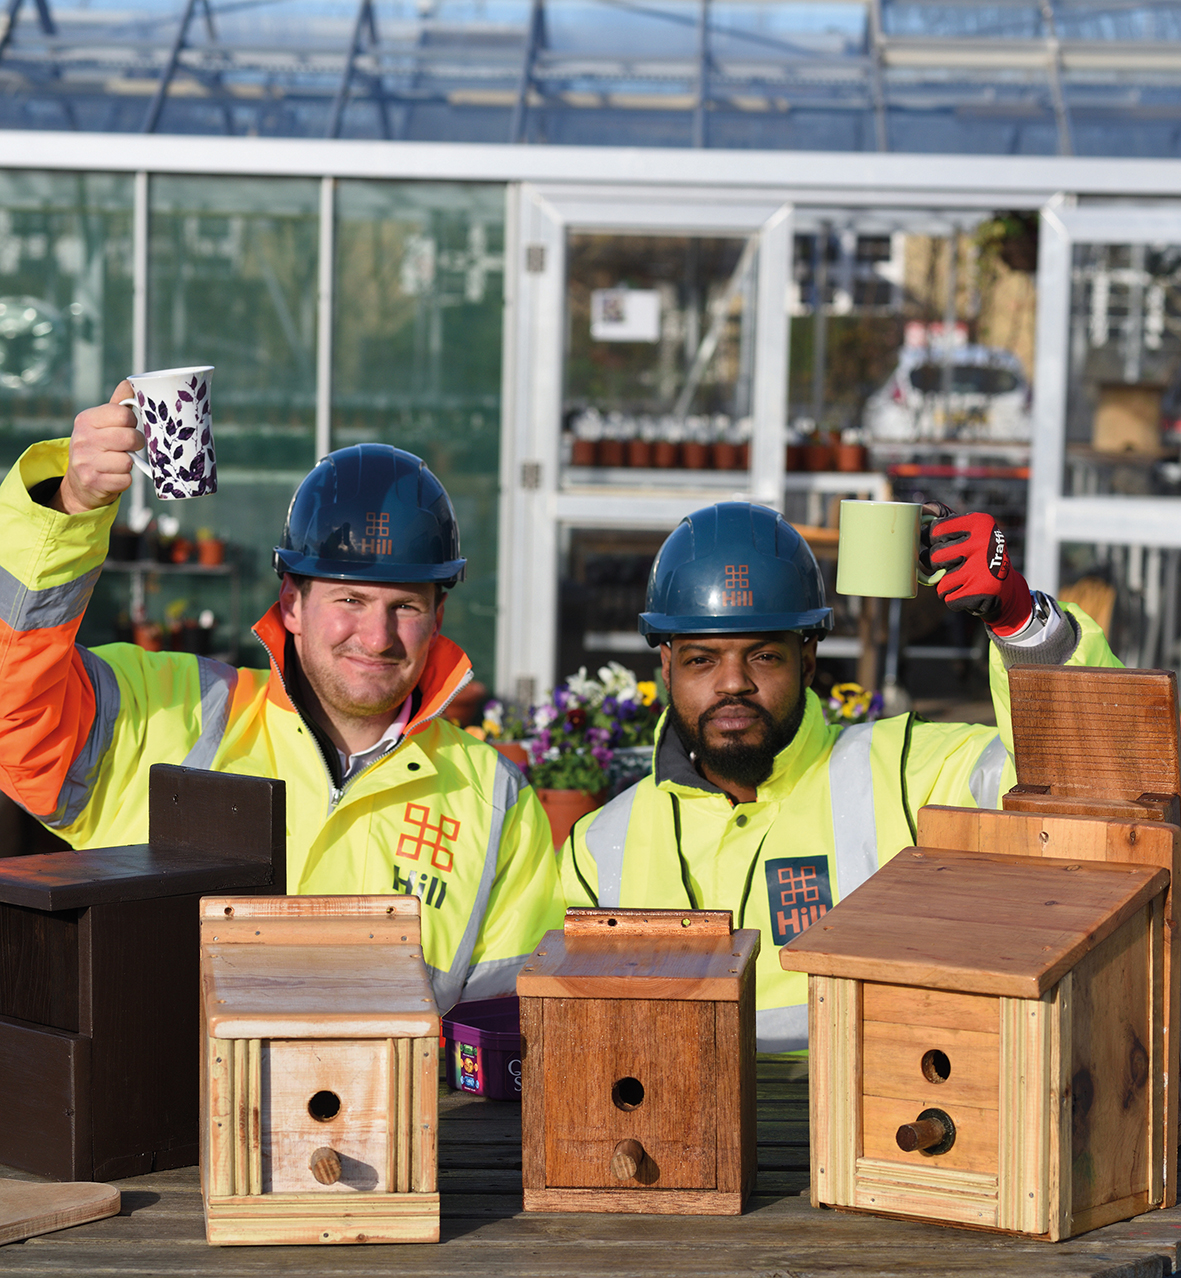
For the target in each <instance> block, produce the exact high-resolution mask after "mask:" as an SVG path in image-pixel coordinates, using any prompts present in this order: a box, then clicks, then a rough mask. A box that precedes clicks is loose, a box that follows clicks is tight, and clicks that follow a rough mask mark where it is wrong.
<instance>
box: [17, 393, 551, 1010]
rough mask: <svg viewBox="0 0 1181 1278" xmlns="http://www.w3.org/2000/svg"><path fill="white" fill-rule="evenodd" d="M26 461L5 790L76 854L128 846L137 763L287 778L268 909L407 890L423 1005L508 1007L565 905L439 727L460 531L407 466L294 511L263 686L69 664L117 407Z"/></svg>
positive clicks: (539, 851) (208, 673)
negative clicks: (281, 903)
mask: <svg viewBox="0 0 1181 1278" xmlns="http://www.w3.org/2000/svg"><path fill="white" fill-rule="evenodd" d="M130 394H131V390H130V387H129V385H128V384H127V383H126V382H124V383H123V384H122V385H121V386H120V387H119V388H118V390H116V392H115V394H114V396H113V397H112V400H111V402H110V403H109V404H105V405H102V406H101V407H98V408H92V409H88V410H87V411H86V412H83V413H81V414H79V416H78V417H77V419H76V420H75V423H74V431H73V434H72V436H71V438H70V439H69V440H55V441H51V442H49V443H44V444H37V445H34V446H33V447H32V448H30V449H28V450H27V451H26V452H25V454H24V455H23V456H22V457H21V459H20V461H19V462H18V463H17V465H16V466H15V467H13V469H12V470H11V471H10V472H9V474H8V476H7V477H6V479H5V480H4V482H3V484H2V485H0V526H2V528H3V535H2V539H0V546H2V547H3V549H2V550H0V565H2V566H0V596H2V597H4V598H5V599H6V601H7V605H6V606H5V608H4V609H3V613H2V614H0V615H2V616H3V620H0V724H2V725H3V726H2V727H0V785H2V786H3V789H4V791H5V792H6V793H7V794H9V795H10V796H11V797H12V798H14V799H15V800H16V801H17V802H18V803H20V804H22V805H23V806H24V807H26V808H27V809H28V811H30V812H32V813H33V814H34V815H35V816H37V817H38V819H39V820H41V821H43V822H44V823H45V824H46V825H48V826H51V827H52V828H53V829H54V830H56V831H57V833H58V834H60V835H61V836H62V837H63V838H64V839H66V841H67V842H69V843H70V844H71V845H73V846H75V847H104V846H110V845H117V844H127V843H143V842H146V841H147V837H148V803H147V794H148V792H147V787H148V765H149V764H151V763H161V762H163V763H184V764H187V765H189V766H192V767H200V768H210V769H213V770H215V771H226V772H236V773H241V774H248V775H256V776H274V777H280V778H282V779H283V780H284V781H286V783H287V832H288V835H287V890H288V891H289V892H292V893H331V894H335V893H387V892H389V893H412V894H414V895H416V896H418V897H419V898H420V899H421V901H422V942H423V955H424V958H425V960H426V963H427V966H428V967H429V969H430V971H431V980H432V985H433V988H434V991H435V998H436V1001H437V1003H438V1005H439V1007H440V1009H441V1010H446V1009H447V1008H449V1007H451V1006H452V1004H454V1003H455V1002H457V1001H458V1000H459V999H460V998H461V997H463V998H480V997H485V996H490V995H497V994H508V993H511V992H512V991H513V989H514V982H515V978H516V972H517V968H518V967H519V966H520V964H521V962H522V961H523V958H524V956H525V955H527V954H528V953H529V952H530V950H531V949H532V948H533V946H534V944H535V943H536V942H537V941H538V940H539V939H540V937H541V936H542V935H543V934H544V933H545V931H546V930H547V929H548V928H551V927H558V926H560V925H561V920H562V914H563V908H564V903H563V900H562V895H561V890H560V885H559V883H558V879H557V873H556V869H555V865H554V856H553V845H552V836H551V832H550V827H549V823H548V822H547V820H546V818H545V814H544V812H543V811H542V809H541V805H540V803H539V802H538V800H537V797H536V796H535V795H534V793H533V791H532V789H530V787H529V786H528V785H527V784H526V782H525V780H524V778H523V777H522V775H521V773H520V772H519V771H518V770H517V769H516V767H514V766H513V765H512V764H511V763H509V762H508V761H507V760H506V759H504V758H503V757H502V756H501V755H500V754H499V753H497V752H496V751H495V750H493V749H492V748H491V747H489V746H485V745H484V744H482V743H481V742H479V741H477V740H476V739H475V738H474V737H472V736H470V735H469V734H468V733H465V732H463V731H461V730H460V729H459V728H457V727H455V726H454V725H452V724H451V723H449V722H448V721H447V720H446V718H445V717H444V712H445V710H446V709H447V707H448V705H449V704H450V703H451V701H452V699H453V698H454V697H455V695H456V694H457V693H458V692H459V691H460V690H461V689H462V688H463V687H464V686H465V685H466V684H467V683H468V682H469V681H470V680H471V677H472V672H471V663H470V662H469V661H468V659H467V656H466V655H465V654H464V653H463V652H462V651H461V650H460V649H459V648H458V647H457V646H456V645H455V644H454V643H452V642H451V641H450V640H449V639H447V638H445V637H444V636H443V634H442V633H441V629H442V624H443V613H444V602H445V599H446V592H447V590H449V589H450V588H451V587H452V586H453V585H455V584H456V583H457V582H458V581H461V580H462V579H463V574H464V568H465V564H466V561H465V560H464V558H463V557H462V555H461V554H460V547H459V529H458V527H457V525H456V521H455V512H454V510H453V509H452V506H451V501H450V499H449V498H448V496H447V493H446V492H445V491H444V489H443V486H442V485H441V484H440V483H439V481H438V480H437V479H436V478H435V476H434V475H433V474H432V473H431V472H430V470H429V469H428V468H427V466H426V465H425V463H423V462H422V460H421V459H420V458H418V457H415V456H413V455H412V454H410V453H407V452H403V451H402V450H401V449H397V448H392V447H390V446H389V445H386V444H359V445H356V446H355V447H352V448H345V449H341V450H340V451H339V452H335V453H331V454H329V455H328V456H327V457H326V458H324V460H323V461H321V462H320V463H319V465H317V466H316V467H315V469H314V470H313V471H312V472H311V473H310V474H309V475H308V476H307V477H306V478H305V479H304V480H303V482H302V483H301V484H300V486H299V488H298V489H297V491H296V493H295V495H294V497H293V498H292V501H291V507H290V510H289V511H288V516H287V521H286V526H285V527H284V530H283V536H282V539H281V541H280V544H279V545H278V546H277V547H276V548H275V555H274V564H275V569H276V571H277V572H278V573H279V576H280V579H281V585H280V590H279V600H278V602H277V603H276V604H275V605H274V607H272V608H271V609H270V611H269V612H268V613H267V614H266V616H264V617H263V618H262V619H261V620H260V621H259V623H258V624H257V625H256V626H255V630H254V633H255V635H256V636H257V637H258V639H259V640H260V642H261V643H262V644H263V646H264V647H265V649H266V651H267V654H268V656H269V658H270V668H269V670H254V669H248V668H241V669H234V668H232V667H230V666H227V665H225V664H223V663H222V662H219V661H214V660H211V659H209V658H206V657H198V656H194V655H192V654H187V653H172V652H168V653H151V652H145V651H144V650H143V649H141V648H138V647H135V646H134V645H131V644H107V645H104V646H102V647H98V648H94V649H85V648H81V647H78V646H76V645H75V642H74V640H75V636H76V634H77V630H78V625H79V623H80V622H81V619H82V614H83V612H84V610H85V607H86V605H87V603H88V601H89V598H90V593H91V591H92V589H93V587H94V583H95V580H96V579H97V576H98V573H99V571H100V569H101V565H102V562H103V559H104V558H105V557H106V553H107V544H108V538H109V534H110V529H111V525H112V524H113V523H114V520H115V513H116V510H117V505H118V498H119V495H120V493H122V492H123V491H125V490H126V489H127V487H128V486H129V485H130V482H131V481H130V471H131V460H130V457H129V453H130V452H131V451H132V450H135V449H137V448H142V447H143V443H144V440H143V436H142V435H141V434H140V432H139V431H138V430H137V429H136V428H135V419H134V417H133V416H132V414H131V412H130V410H129V409H127V408H125V407H122V406H121V404H120V402H119V401H120V400H122V399H125V398H127V397H129V396H130Z"/></svg>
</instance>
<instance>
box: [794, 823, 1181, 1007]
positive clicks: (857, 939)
mask: <svg viewBox="0 0 1181 1278" xmlns="http://www.w3.org/2000/svg"><path fill="white" fill-rule="evenodd" d="M1168 882H1169V874H1168V871H1167V870H1161V869H1156V868H1155V867H1152V866H1143V865H1124V864H1117V863H1111V862H1100V861H1079V862H1075V861H1068V860H1046V859H1043V858H1040V857H1014V856H999V855H987V856H986V855H982V854H980V853H978V852H952V851H946V850H941V849H939V850H937V849H930V848H905V849H903V851H901V852H900V853H899V854H898V855H897V856H896V857H895V858H894V859H893V860H892V861H889V862H887V863H886V864H885V865H884V866H883V867H882V868H881V869H880V870H879V871H878V872H877V873H876V874H875V875H873V877H872V878H870V879H868V880H866V882H865V883H863V884H862V885H861V887H859V888H858V889H857V890H856V891H855V892H852V893H850V894H849V896H847V897H846V898H845V899H844V900H842V901H839V902H838V903H837V904H836V905H835V906H834V907H833V908H832V909H831V910H830V911H829V912H828V913H827V914H826V915H825V916H824V918H823V919H821V920H820V921H819V922H817V923H814V924H813V925H812V926H811V927H810V928H809V929H808V930H807V931H806V932H804V933H803V934H802V935H801V936H799V937H797V938H796V939H795V940H794V941H792V942H791V943H790V944H788V945H785V946H784V947H783V949H782V950H781V951H780V956H779V957H780V962H781V963H782V964H783V966H784V968H785V969H786V970H788V971H794V972H810V973H812V974H813V975H820V976H837V977H847V978H853V979H858V980H866V981H883V982H887V983H890V984H894V985H917V986H923V987H925V988H927V989H944V990H959V991H963V992H965V993H975V994H999V995H1005V996H1008V997H1011V998H1040V997H1041V995H1042V994H1043V993H1045V991H1046V990H1048V989H1050V988H1051V987H1053V986H1054V985H1055V984H1057V982H1058V981H1059V980H1060V979H1061V977H1062V976H1063V975H1064V974H1065V973H1066V972H1068V971H1070V969H1071V968H1073V967H1074V966H1075V965H1076V964H1077V963H1078V962H1079V960H1080V959H1081V958H1083V956H1084V955H1086V954H1087V953H1088V952H1089V951H1091V950H1092V949H1094V948H1095V947H1096V946H1097V945H1098V944H1099V943H1100V942H1101V941H1103V940H1105V939H1106V938H1107V937H1108V936H1110V935H1111V933H1112V932H1114V931H1115V930H1116V928H1118V927H1119V926H1120V925H1121V924H1122V923H1123V922H1124V921H1125V920H1127V919H1128V918H1130V917H1131V916H1132V914H1133V913H1134V912H1135V911H1136V910H1138V909H1140V908H1141V907H1142V906H1144V905H1147V904H1148V903H1149V902H1150V901H1152V899H1153V898H1154V897H1155V896H1157V894H1158V893H1160V892H1162V891H1164V889H1165V888H1166V887H1167V886H1168Z"/></svg>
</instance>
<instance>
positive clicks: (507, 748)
mask: <svg viewBox="0 0 1181 1278" xmlns="http://www.w3.org/2000/svg"><path fill="white" fill-rule="evenodd" d="M488 744H489V745H490V746H491V747H492V748H493V750H499V751H500V753H501V754H503V755H504V757H505V758H506V759H508V760H509V761H510V762H512V763H515V764H516V765H517V767H518V768H520V769H521V770H522V771H524V770H525V769H527V768H528V767H529V751H528V750H526V749H525V747H524V746H523V745H522V744H521V743H520V742H519V741H489V742H488Z"/></svg>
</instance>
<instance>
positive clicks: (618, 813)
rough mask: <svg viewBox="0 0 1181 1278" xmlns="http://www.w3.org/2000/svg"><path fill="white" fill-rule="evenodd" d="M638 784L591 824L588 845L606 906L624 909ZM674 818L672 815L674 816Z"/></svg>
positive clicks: (599, 813)
mask: <svg viewBox="0 0 1181 1278" xmlns="http://www.w3.org/2000/svg"><path fill="white" fill-rule="evenodd" d="M637 788H638V783H637V785H633V786H630V787H629V788H628V789H626V790H624V792H623V793H622V794H619V795H616V796H615V798H614V799H612V800H611V802H610V803H608V804H607V806H606V807H603V808H600V809H599V812H598V815H597V816H596V817H595V819H594V820H593V821H592V822H591V823H590V825H589V826H588V827H587V831H586V846H587V849H588V850H589V851H590V854H591V856H592V857H594V860H595V865H596V867H597V868H598V872H599V904H600V905H601V906H602V907H603V908H604V909H609V910H616V909H619V908H620V898H621V896H622V895H623V848H624V845H625V844H626V843H627V827H628V823H629V822H630V821H631V818H632V804H633V803H634V802H635V801H636V789H637ZM670 820H671V818H670Z"/></svg>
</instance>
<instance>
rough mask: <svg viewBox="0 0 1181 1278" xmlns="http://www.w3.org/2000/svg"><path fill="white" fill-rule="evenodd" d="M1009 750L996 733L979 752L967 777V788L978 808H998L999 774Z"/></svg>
mask: <svg viewBox="0 0 1181 1278" xmlns="http://www.w3.org/2000/svg"><path fill="white" fill-rule="evenodd" d="M1008 757H1009V752H1008V751H1007V750H1006V749H1005V743H1004V742H1003V741H1002V740H1001V738H1000V734H999V733H998V734H997V735H996V736H995V737H993V739H992V740H991V741H990V742H989V743H988V744H987V745H986V746H985V747H984V749H983V750H981V752H980V758H979V759H977V760H976V766H975V767H974V768H973V769H972V775H971V776H970V777H969V778H968V789H969V790H971V792H972V798H973V799H975V800H976V806H977V807H978V808H999V807H1000V806H1001V774H1002V773H1003V772H1004V770H1005V761H1006V760H1007V759H1008Z"/></svg>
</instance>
